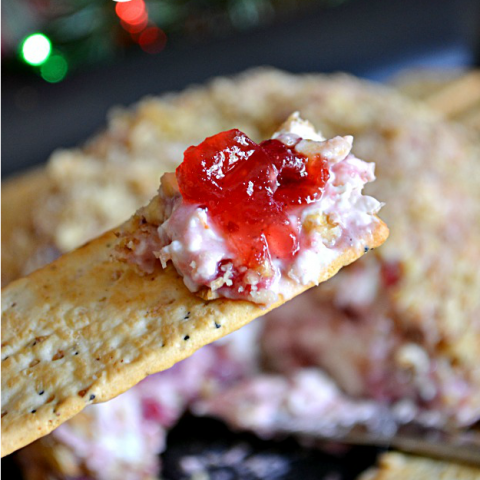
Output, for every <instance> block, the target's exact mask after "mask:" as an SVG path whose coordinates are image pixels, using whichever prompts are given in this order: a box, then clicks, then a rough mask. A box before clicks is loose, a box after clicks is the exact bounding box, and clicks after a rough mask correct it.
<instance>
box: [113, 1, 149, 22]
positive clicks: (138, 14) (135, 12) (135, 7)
mask: <svg viewBox="0 0 480 480" xmlns="http://www.w3.org/2000/svg"><path fill="white" fill-rule="evenodd" d="M115 12H116V13H117V15H118V16H119V17H120V19H121V20H123V21H124V22H125V23H127V24H130V25H136V24H138V23H141V22H142V21H143V18H144V17H145V16H146V8H145V2H144V1H143V0H130V1H129V2H124V3H117V4H116V5H115Z"/></svg>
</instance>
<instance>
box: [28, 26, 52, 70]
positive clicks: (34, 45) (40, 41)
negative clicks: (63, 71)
mask: <svg viewBox="0 0 480 480" xmlns="http://www.w3.org/2000/svg"><path fill="white" fill-rule="evenodd" d="M51 51H52V42H50V40H49V38H48V37H46V36H45V35H43V33H34V34H32V35H29V36H28V37H27V38H25V40H24V41H23V43H22V47H21V52H22V57H23V60H24V61H25V62H26V63H28V64H29V65H34V66H37V65H41V64H42V63H44V62H46V61H47V59H48V57H49V56H50V53H51Z"/></svg>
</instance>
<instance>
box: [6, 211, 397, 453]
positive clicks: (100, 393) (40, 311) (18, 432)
mask: <svg viewBox="0 0 480 480" xmlns="http://www.w3.org/2000/svg"><path fill="white" fill-rule="evenodd" d="M387 236H388V228H387V227H386V225H385V224H384V223H383V222H382V221H381V220H378V222H376V229H375V231H374V232H373V233H372V234H371V238H364V239H363V240H364V241H365V242H366V244H367V245H369V246H370V247H371V248H374V247H377V246H379V245H380V244H382V243H383V241H384V240H385V239H386V237H387ZM116 242H117V237H116V235H115V231H113V230H112V231H110V232H107V233H106V234H104V235H102V236H101V237H99V238H97V239H95V240H92V241H91V242H89V243H87V244H86V245H84V246H83V247H80V248H78V249H77V250H74V251H73V252H71V253H68V254H66V255H64V256H63V257H60V258H59V259H58V260H57V261H55V262H53V263H52V264H50V265H48V266H46V267H44V268H43V269H40V270H37V271H36V272H33V273H32V274H30V275H29V276H28V277H25V278H22V279H20V280H17V281H15V282H13V283H11V284H10V285H9V286H8V287H6V288H5V289H4V290H3V295H2V456H4V455H7V454H9V453H11V452H13V451H14V450H17V449H18V448H21V447H23V446H24V445H27V444H29V443H30V442H33V441H34V440H36V439H37V438H40V437H42V436H44V435H46V434H47V433H49V432H51V431H52V430H53V429H55V428H56V427H58V426H59V425H60V424H61V423H63V422H65V421H66V420H68V419H69V418H71V417H73V416H74V415H75V414H77V413H78V412H80V411H81V410H82V409H83V408H84V407H85V406H87V405H89V404H92V403H96V402H104V401H107V400H109V399H111V398H113V397H115V396H117V395H119V394H121V393H122V392H124V391H125V390H127V389H129V388H130V387H132V386H133V385H135V384H136V383H138V382H140V381H141V380H142V379H143V378H145V377H146V376H147V375H150V374H152V373H155V372H159V371H161V370H165V369H167V368H169V367H171V366H172V365H174V364H175V363H176V362H179V361H180V360H183V359H184V358H186V357H188V356H190V355H191V354H193V353H194V352H195V351H196V350H197V349H199V348H200V347H202V346H204V345H206V344H208V343H210V342H213V341H214V340H217V339H218V338H220V337H223V336H225V335H227V334H228V333H230V332H232V331H234V330H237V329H238V328H240V327H242V326H243V325H245V324H246V323H248V322H250V321H251V320H253V319H255V318H257V317H259V316H261V315H264V314H265V313H266V312H267V311H269V310H271V309H273V308H275V307H278V306H280V305H281V304H282V303H284V302H285V301H287V300H288V298H281V299H280V300H279V301H278V302H277V303H275V304H273V305H270V306H268V308H265V307H261V306H259V305H256V304H253V303H249V302H245V301H238V300H237V301H235V300H227V299H217V300H211V301H208V300H204V299H202V298H200V297H199V296H197V295H195V294H193V293H191V292H190V291H189V290H188V289H187V288H186V287H185V285H184V284H183V281H182V278H181V277H180V276H179V275H178V273H177V272H176V270H175V269H174V268H173V267H172V266H171V265H169V266H168V268H167V269H165V270H163V269H162V268H161V267H160V265H158V267H157V269H156V271H155V272H154V273H153V274H151V275H143V276H142V275H139V273H138V272H137V270H136V269H135V268H134V267H132V266H130V265H128V264H125V263H123V262H121V261H119V260H115V259H113V257H112V252H113V249H114V247H115V244H116ZM363 253H364V249H363V247H362V248H361V249H358V250H355V249H348V250H346V251H345V252H344V253H343V254H342V255H341V256H340V257H339V258H337V259H336V260H335V262H333V263H332V264H331V265H329V266H328V267H327V268H326V269H325V270H324V271H323V272H322V274H321V276H320V278H319V279H318V282H319V283H320V282H323V281H325V280H327V279H328V278H330V277H331V276H333V275H335V273H337V271H338V270H339V269H340V268H341V267H343V266H345V265H348V264H349V263H351V262H353V261H355V260H356V259H357V258H359V257H361V256H362V255H363ZM311 286H313V284H310V285H298V287H297V288H296V289H294V290H293V291H292V297H293V296H295V295H298V294H300V293H302V292H303V291H304V290H307V289H308V288H309V287H311Z"/></svg>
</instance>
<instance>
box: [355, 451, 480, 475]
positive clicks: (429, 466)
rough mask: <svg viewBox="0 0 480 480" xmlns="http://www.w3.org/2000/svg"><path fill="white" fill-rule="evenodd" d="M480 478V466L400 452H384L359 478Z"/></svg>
mask: <svg viewBox="0 0 480 480" xmlns="http://www.w3.org/2000/svg"><path fill="white" fill-rule="evenodd" d="M409 479H410V480H422V479H425V480H429V479H436V480H451V479H455V480H479V479H480V468H478V467H475V466H470V465H463V464H460V463H454V462H447V461H444V460H435V459H433V458H424V457H418V456H414V455H405V454H403V453H399V452H387V453H384V454H383V455H382V456H381V457H380V459H379V462H378V466H376V467H373V468H371V469H368V470H367V471H366V472H364V473H363V474H362V475H361V476H360V477H359V479H358V480H409Z"/></svg>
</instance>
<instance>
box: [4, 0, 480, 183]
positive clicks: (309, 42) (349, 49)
mask: <svg viewBox="0 0 480 480" xmlns="http://www.w3.org/2000/svg"><path fill="white" fill-rule="evenodd" d="M479 47H480V2H478V1H477V0H443V1H441V2H439V1H437V0H423V1H422V2H418V1H416V0H389V1H384V0H316V1H314V0H130V1H129V2H114V1H112V0H54V1H50V0H4V1H3V2H2V70H3V82H2V94H3V95H2V122H3V128H2V134H3V135H2V156H3V175H4V176H8V175H10V174H12V173H14V172H16V171H19V170H22V169H25V168H27V167H30V166H32V165H35V164H38V163H41V162H44V161H46V159H47V158H48V156H49V154H50V153H51V152H52V151H53V150H54V149H56V148H59V147H70V146H73V145H76V144H78V143H81V142H82V141H84V140H85V139H86V138H88V136H90V135H91V134H92V133H94V132H95V131H97V130H98V129H99V128H101V127H102V125H103V124H104V123H105V117H106V114H107V112H108V110H109V109H110V108H111V107H112V106H114V105H117V104H123V105H125V104H130V103H132V102H134V101H136V100H137V99H139V98H140V97H142V96H144V95H147V94H159V93H162V92H165V91H170V90H180V89H182V88H184V87H185V86H187V85H189V84H191V83H199V82H203V81H204V80H206V79H208V78H210V77H212V76H215V75H225V74H232V73H235V72H239V71H241V70H244V69H245V68H248V67H251V66H257V65H272V66H275V67H279V68H282V69H286V70H288V71H291V72H330V71H337V70H342V71H347V72H351V73H354V74H356V75H359V76H362V77H366V78H370V79H374V80H385V79H388V78H390V77H391V76H392V75H395V74H396V73H398V72H400V71H402V70H403V69H406V68H412V67H440V68H445V69H451V68H464V67H468V66H472V65H475V64H477V65H478V62H479V50H480V48H479Z"/></svg>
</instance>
